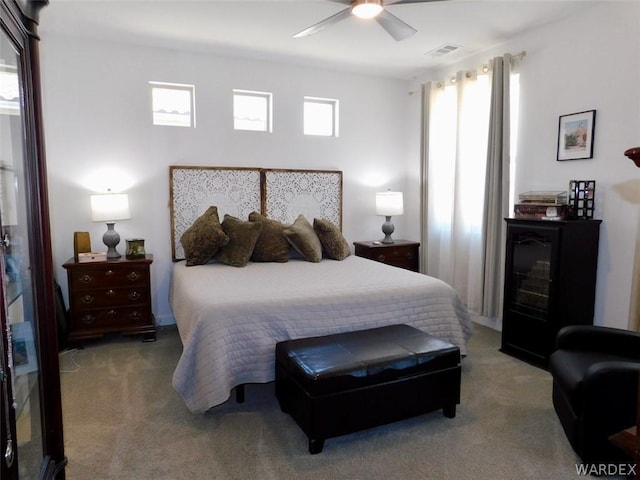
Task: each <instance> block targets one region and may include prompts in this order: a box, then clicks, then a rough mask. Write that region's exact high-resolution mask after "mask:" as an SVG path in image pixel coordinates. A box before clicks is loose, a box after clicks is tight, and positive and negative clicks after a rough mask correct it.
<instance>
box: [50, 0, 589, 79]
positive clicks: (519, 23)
mask: <svg viewBox="0 0 640 480" xmlns="http://www.w3.org/2000/svg"><path fill="white" fill-rule="evenodd" d="M593 3H595V2H593V1H590V0H499V1H496V0H445V1H441V2H434V3H418V4H401V5H389V6H388V9H389V12H391V13H393V14H394V15H396V16H397V17H399V18H400V19H402V20H403V21H405V22H406V23H408V24H409V25H411V26H412V27H414V28H415V29H417V30H418V32H417V33H416V34H415V35H413V36H411V37H409V38H407V39H405V40H403V41H401V42H397V41H395V40H394V39H393V38H392V37H391V36H390V35H389V34H388V33H387V32H385V31H384V30H383V29H382V27H381V26H380V25H378V24H377V23H376V22H375V21H373V20H368V21H365V20H360V19H357V18H355V17H350V18H347V19H346V20H343V21H341V22H339V23H337V24H334V25H332V26H330V27H328V28H326V29H325V30H323V31H321V32H319V33H317V34H315V35H312V36H309V37H304V38H292V35H293V34H295V33H297V32H299V31H300V30H303V29H304V28H306V27H309V26H311V25H313V24H315V23H317V22H319V21H320V20H323V19H324V18H326V17H328V16H330V15H333V14H334V13H337V12H339V11H340V10H342V9H344V8H345V6H344V5H343V4H341V3H336V2H332V1H329V0H325V1H322V0H276V1H273V0H253V1H249V0H228V1H219V0H50V3H49V6H47V7H46V8H45V9H44V10H43V12H42V14H41V21H40V33H41V35H42V36H43V38H44V39H46V35H47V33H56V34H62V35H72V36H79V37H88V38H95V39H105V40H111V41H117V42H127V43H135V44H143V45H153V46H159V47H168V48H177V49H188V50H196V51H211V52H215V53H218V54H224V55H241V56H249V57H253V58H262V59H266V60H277V61H284V62H295V63H298V64H303V65H317V66H323V67H335V68H346V69H350V70H354V71H360V72H363V73H371V74H379V75H385V76H390V77H397V78H405V79H409V78H412V77H414V76H416V75H418V74H420V73H423V72H425V71H426V70H428V69H430V68H438V67H439V66H443V65H446V64H449V63H455V62H458V61H460V60H462V59H464V58H465V57H466V56H470V55H473V54H475V53H478V52H481V51H483V50H487V49H490V48H494V47H497V46H499V45H500V44H501V43H503V42H504V41H506V40H507V39H509V38H510V37H512V36H514V35H517V34H520V33H523V32H526V31H529V30H532V29H535V28H538V27H539V26H541V25H544V24H547V23H551V22H556V21H559V20H562V19H564V18H567V17H569V16H571V15H573V14H575V12H576V11H577V10H576V9H584V8H587V7H588V6H589V5H591V4H593ZM445 44H455V45H458V46H460V47H462V48H460V49H459V50H457V51H456V52H455V53H452V54H449V55H447V56H444V57H439V58H434V57H432V56H431V55H430V54H429V53H428V52H431V51H432V50H434V49H437V48H438V47H441V46H443V45H445ZM505 53H506V52H505Z"/></svg>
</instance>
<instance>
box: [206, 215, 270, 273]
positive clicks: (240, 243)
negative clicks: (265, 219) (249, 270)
mask: <svg viewBox="0 0 640 480" xmlns="http://www.w3.org/2000/svg"><path fill="white" fill-rule="evenodd" d="M222 229H223V230H224V233H226V234H227V235H229V243H228V244H227V245H226V246H224V247H222V248H221V249H220V250H218V253H216V255H215V256H214V258H215V259H216V260H218V261H219V262H222V263H226V264H227V265H231V266H233V267H244V266H245V265H246V264H247V263H248V262H249V259H250V258H251V254H252V253H253V249H254V247H255V246H256V241H257V240H258V235H260V230H262V224H261V223H253V222H245V221H243V220H240V219H239V218H236V217H233V216H231V215H225V216H224V220H223V221H222Z"/></svg>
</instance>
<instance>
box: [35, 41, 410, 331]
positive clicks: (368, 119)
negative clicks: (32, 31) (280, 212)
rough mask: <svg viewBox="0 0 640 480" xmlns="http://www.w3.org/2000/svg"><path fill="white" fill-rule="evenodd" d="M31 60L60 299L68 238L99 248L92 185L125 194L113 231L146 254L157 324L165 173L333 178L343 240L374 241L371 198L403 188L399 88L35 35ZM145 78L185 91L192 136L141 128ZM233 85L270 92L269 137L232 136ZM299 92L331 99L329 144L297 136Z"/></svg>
mask: <svg viewBox="0 0 640 480" xmlns="http://www.w3.org/2000/svg"><path fill="white" fill-rule="evenodd" d="M41 63H42V83H43V109H44V127H45V137H46V148H47V162H48V174H49V195H50V197H49V199H50V204H51V220H52V229H53V232H52V236H53V239H52V242H53V250H54V257H55V258H54V261H55V264H56V266H57V270H56V274H57V278H58V281H59V282H60V283H61V285H62V286H63V289H64V290H65V291H66V272H65V271H64V269H63V268H62V267H61V265H62V264H63V263H64V262H65V261H66V260H67V259H69V258H70V257H71V256H72V255H73V232H74V231H89V232H90V234H91V239H92V245H93V249H94V250H98V249H101V248H104V246H103V245H102V240H101V238H102V234H103V233H104V231H105V230H106V227H105V225H104V224H95V223H92V222H91V216H90V210H89V194H90V193H92V191H93V190H96V189H99V188H100V186H101V185H102V188H105V187H111V188H113V189H114V190H119V189H122V190H125V191H127V192H128V193H129V198H130V203H131V216H132V218H131V220H129V221H122V222H118V223H116V230H117V231H118V232H119V233H120V236H121V238H122V239H123V240H122V243H121V245H120V248H119V251H120V252H121V253H123V252H124V248H123V244H124V239H125V238H129V237H140V238H144V239H145V247H146V250H147V252H148V253H153V254H154V264H153V266H152V288H153V293H154V298H153V310H154V313H155V314H156V319H157V321H158V322H159V323H161V324H166V323H172V322H173V321H174V320H173V317H172V315H171V311H170V308H169V305H168V288H169V281H170V269H171V250H170V226H169V211H168V200H169V168H168V167H169V165H173V164H180V165H217V166H251V167H271V168H318V169H340V170H343V172H344V198H343V204H344V214H343V231H344V234H345V237H346V238H347V240H349V241H350V242H352V241H355V240H367V239H376V238H379V237H380V236H381V235H382V233H381V230H380V227H381V225H382V222H383V219H382V218H380V217H376V216H375V210H374V203H375V200H374V198H375V192H376V191H380V190H385V189H386V188H387V187H391V188H393V189H404V186H405V181H406V179H405V161H406V154H407V153H406V152H407V146H406V142H405V138H406V135H405V132H406V130H407V122H408V117H407V114H406V113H407V105H408V102H409V98H410V97H409V95H408V83H407V82H404V81H399V80H390V79H384V78H375V77H367V76H361V75H356V74H352V73H339V72H333V71H328V70H319V69H310V68H301V67H296V66H294V65H282V64H276V63H272V62H271V63H267V62H259V61H253V60H243V59H233V58H225V57H220V56H215V55H207V54H203V53H188V52H181V51H173V50H166V49H154V48H148V47H139V46H132V45H123V44H117V43H103V42H99V41H90V40H86V39H83V40H76V39H72V38H66V37H60V36H54V35H46V34H43V37H42V41H41ZM152 80H153V81H165V82H176V83H190V84H194V85H195V86H196V114H197V127H196V128H195V129H185V128H176V127H158V126H153V125H151V109H150V93H149V86H148V82H149V81H152ZM233 88H241V89H248V90H259V91H270V92H273V94H274V115H273V120H274V131H273V133H272V134H266V133H259V132H241V131H234V130H233V128H232V126H233V122H232V95H231V92H232V89H233ZM305 95H310V96H317V97H327V98H337V99H339V100H340V136H339V138H324V137H322V138H321V137H308V136H304V135H303V134H302V99H303V97H304V96H305ZM114 172H115V173H117V176H116V177H115V178H113V177H112V174H113V173H114ZM109 178H112V180H111V181H107V179H109ZM407 201H408V202H411V201H412V200H411V199H410V198H409V199H408V200H407ZM411 221H416V219H413V220H412V219H411V217H410V216H409V215H407V216H404V217H398V218H397V219H394V223H395V224H396V235H395V236H397V237H398V238H400V237H404V236H406V235H404V224H405V223H410V222H411Z"/></svg>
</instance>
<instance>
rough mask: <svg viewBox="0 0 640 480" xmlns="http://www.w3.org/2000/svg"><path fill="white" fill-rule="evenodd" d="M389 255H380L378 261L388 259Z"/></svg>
mask: <svg viewBox="0 0 640 480" xmlns="http://www.w3.org/2000/svg"><path fill="white" fill-rule="evenodd" d="M386 258H387V257H385V256H384V255H378V261H379V262H384V261H385V260H386Z"/></svg>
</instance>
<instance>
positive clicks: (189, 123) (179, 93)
mask: <svg viewBox="0 0 640 480" xmlns="http://www.w3.org/2000/svg"><path fill="white" fill-rule="evenodd" d="M149 85H150V86H151V105H152V107H151V108H152V112H153V124H154V125H169V126H172V127H195V126H196V115H195V110H196V109H195V100H194V97H195V87H194V86H193V85H183V84H178V83H161V82H149Z"/></svg>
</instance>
